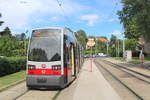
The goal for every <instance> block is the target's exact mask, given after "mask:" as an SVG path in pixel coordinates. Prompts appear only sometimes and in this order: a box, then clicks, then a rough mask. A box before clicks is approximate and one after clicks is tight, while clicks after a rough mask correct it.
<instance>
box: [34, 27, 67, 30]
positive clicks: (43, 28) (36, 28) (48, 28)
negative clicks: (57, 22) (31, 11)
mask: <svg viewBox="0 0 150 100" xmlns="http://www.w3.org/2000/svg"><path fill="white" fill-rule="evenodd" d="M39 29H64V28H63V27H41V28H34V29H32V30H39Z"/></svg>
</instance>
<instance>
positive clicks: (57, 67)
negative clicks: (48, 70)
mask: <svg viewBox="0 0 150 100" xmlns="http://www.w3.org/2000/svg"><path fill="white" fill-rule="evenodd" d="M52 70H61V65H52Z"/></svg>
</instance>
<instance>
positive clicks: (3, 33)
mask: <svg viewBox="0 0 150 100" xmlns="http://www.w3.org/2000/svg"><path fill="white" fill-rule="evenodd" d="M0 35H1V36H9V37H11V36H12V34H11V31H10V29H9V27H6V28H5V29H4V30H3V31H2V32H0Z"/></svg>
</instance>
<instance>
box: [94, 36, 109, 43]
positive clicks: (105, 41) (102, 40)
mask: <svg viewBox="0 0 150 100" xmlns="http://www.w3.org/2000/svg"><path fill="white" fill-rule="evenodd" d="M96 40H99V41H101V42H104V43H107V42H108V40H107V39H106V38H103V37H97V38H96Z"/></svg>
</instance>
